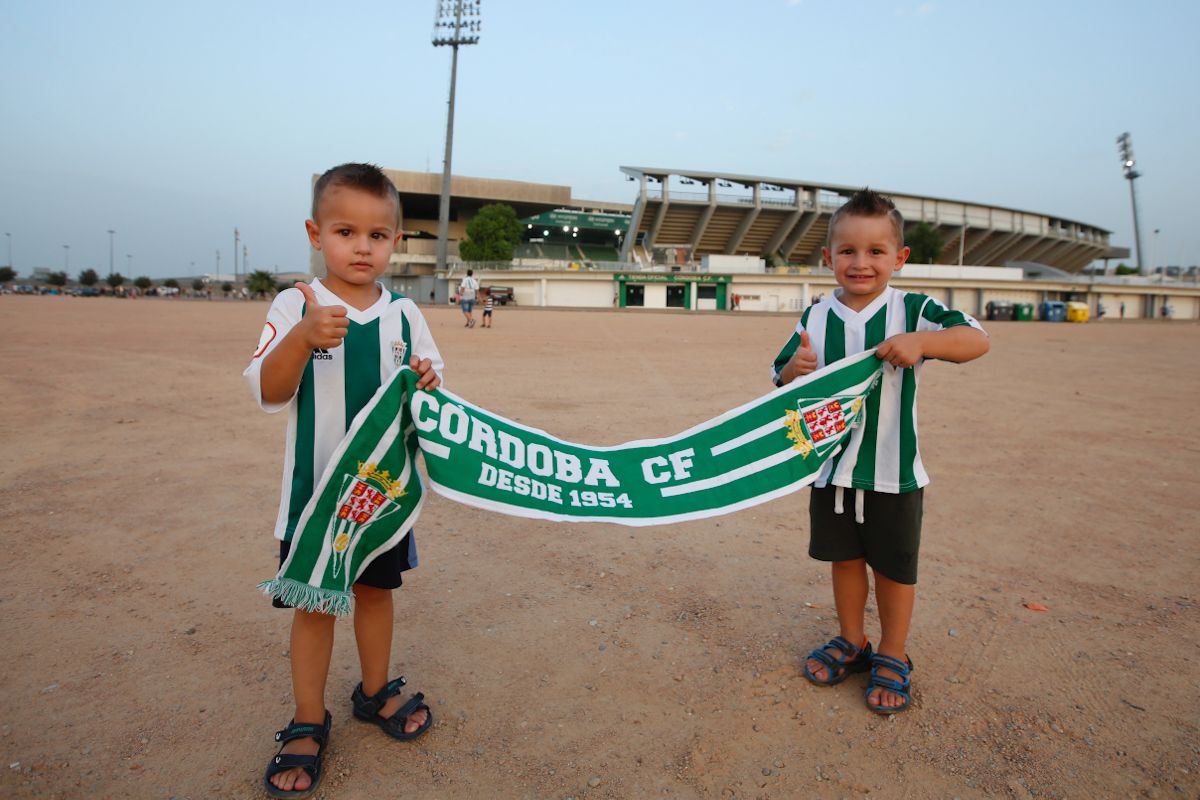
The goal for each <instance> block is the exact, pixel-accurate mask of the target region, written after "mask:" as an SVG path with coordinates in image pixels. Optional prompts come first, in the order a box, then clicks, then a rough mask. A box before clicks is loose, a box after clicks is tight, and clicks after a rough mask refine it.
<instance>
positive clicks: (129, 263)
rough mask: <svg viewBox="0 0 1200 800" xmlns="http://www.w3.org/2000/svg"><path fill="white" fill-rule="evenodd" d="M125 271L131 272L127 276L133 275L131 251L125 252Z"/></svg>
mask: <svg viewBox="0 0 1200 800" xmlns="http://www.w3.org/2000/svg"><path fill="white" fill-rule="evenodd" d="M125 271H126V272H128V273H129V274H128V275H127V276H126V277H128V278H132V277H133V255H131V254H130V253H126V254H125Z"/></svg>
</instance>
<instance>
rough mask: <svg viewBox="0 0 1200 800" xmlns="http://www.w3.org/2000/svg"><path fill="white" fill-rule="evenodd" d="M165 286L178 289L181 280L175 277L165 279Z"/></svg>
mask: <svg viewBox="0 0 1200 800" xmlns="http://www.w3.org/2000/svg"><path fill="white" fill-rule="evenodd" d="M163 286H165V287H167V288H168V289H178V288H179V281H177V280H175V279H174V278H167V279H166V280H165V281H163Z"/></svg>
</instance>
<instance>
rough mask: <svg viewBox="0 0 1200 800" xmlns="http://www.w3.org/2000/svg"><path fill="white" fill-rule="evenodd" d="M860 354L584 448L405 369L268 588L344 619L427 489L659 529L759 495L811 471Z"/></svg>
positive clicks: (871, 370) (855, 401)
mask: <svg viewBox="0 0 1200 800" xmlns="http://www.w3.org/2000/svg"><path fill="white" fill-rule="evenodd" d="M874 354H875V351H874V350H869V351H867V352H865V353H861V354H859V355H856V356H852V357H850V358H847V359H843V360H841V361H838V362H837V363H835V364H832V365H830V366H827V367H825V368H824V369H822V370H819V371H817V372H814V373H812V374H810V375H807V376H805V377H804V378H801V379H799V380H796V381H793V382H792V383H790V384H788V385H787V386H784V387H781V388H779V389H776V390H775V391H773V392H771V393H770V394H767V395H764V396H763V397H760V398H758V399H757V400H754V401H751V402H749V403H746V404H745V405H743V406H740V407H738V408H735V409H733V410H732V411H727V412H726V413H724V414H722V415H720V416H719V417H716V418H715V419H712V420H710V421H708V422H705V423H702V424H700V425H697V426H695V427H693V428H691V429H689V430H686V431H684V432H683V433H680V434H677V435H676V436H672V437H669V438H665V439H644V440H641V441H636V442H628V443H626V444H622V445H616V446H614V447H588V446H586V445H580V444H573V443H571V442H565V441H563V440H562V439H558V438H556V437H554V436H551V435H550V434H548V433H546V432H545V431H541V430H537V429H536V428H529V427H526V426H524V425H521V424H519V423H516V422H513V421H511V420H507V419H505V418H503V417H499V416H496V415H495V414H492V413H490V412H488V411H485V410H484V409H482V408H479V407H478V406H475V405H472V404H471V403H469V402H467V401H466V400H463V399H462V398H460V397H458V396H457V395H454V394H452V393H450V392H447V391H444V390H442V389H435V390H434V391H432V392H427V391H424V390H418V389H416V388H415V387H416V383H417V375H416V373H414V372H413V371H412V370H410V369H407V368H405V369H401V370H399V371H398V372H396V373H395V374H394V375H393V376H392V377H391V379H390V380H389V381H388V382H387V383H386V384H384V385H383V386H382V387H380V389H379V391H378V392H376V394H375V397H374V398H372V400H371V402H370V403H368V404H367V405H366V406H365V407H364V408H363V409H362V411H360V412H359V413H358V416H356V417H355V419H354V422H353V424H352V425H351V427H350V430H349V431H348V432H347V433H346V436H345V438H344V439H342V441H341V443H340V444H339V445H338V448H337V450H336V451H334V454H333V456H332V457H331V458H330V462H329V466H328V467H327V468H326V469H325V474H324V475H323V477H322V478H321V481H320V483H319V484H318V486H317V489H316V491H315V492H314V493H313V497H312V499H311V500H309V502H308V505H307V506H306V507H305V509H304V512H303V514H302V515H301V517H300V520H299V522H298V523H297V525H296V532H295V535H294V537H293V539H292V547H291V552H290V553H289V555H288V558H287V560H286V561H285V562H284V563H283V566H282V567H281V568H280V570H279V574H278V575H277V576H276V577H275V578H274V579H273V580H270V581H266V582H265V583H263V584H261V585H260V588H262V589H263V590H264V591H265V592H266V593H267V594H269V595H272V596H274V597H278V598H280V599H282V600H283V601H284V602H286V603H288V604H289V605H292V606H295V607H297V608H303V609H306V610H309V611H320V612H324V613H330V614H338V615H341V614H347V613H349V612H350V610H351V598H352V593H351V589H350V587H351V585H352V584H353V583H354V581H355V579H356V578H357V577H358V575H359V574H360V573H361V572H362V570H363V569H364V568H365V567H366V566H367V564H369V563H370V562H371V560H372V559H373V558H374V557H375V556H376V555H377V554H379V553H383V552H386V551H387V550H388V549H390V548H392V547H395V546H396V544H397V543H398V542H399V541H400V539H401V538H402V537H403V536H404V534H405V533H407V532H408V530H409V529H410V528H411V527H412V526H413V523H414V522H415V521H416V519H417V516H418V515H419V514H420V511H421V505H422V503H423V502H424V498H425V488H424V485H423V482H422V479H421V475H420V473H419V472H418V471H417V468H416V464H415V458H416V454H417V451H418V450H420V452H421V453H422V454H423V456H424V459H425V467H426V470H427V471H428V473H429V480H430V483H431V484H432V486H433V488H434V490H435V491H437V492H438V493H439V494H441V495H443V496H445V497H448V498H450V499H452V500H457V501H459V502H460V503H465V504H467V505H470V506H475V507H477V508H484V509H488V510H490V511H498V512H500V513H503V514H512V515H514V516H519V517H530V518H533V519H545V520H557V521H562V522H612V523H617V524H620V525H638V526H640V525H661V524H665V523H670V522H683V521H685V520H693V519H704V518H705V517H713V516H717V515H720V514H728V513H730V512H732V511H737V510H738V509H742V508H748V507H750V506H754V505H758V504H759V503H765V502H767V501H768V500H772V499H774V498H776V497H782V496H783V495H786V494H790V493H791V492H794V491H796V490H798V489H800V488H802V487H804V486H807V485H809V484H811V483H812V482H813V481H814V480H816V477H817V473H818V472H820V469H821V466H822V465H823V464H824V463H825V462H826V461H827V460H828V459H829V458H831V457H832V456H833V455H834V454H836V453H837V452H838V451H839V450H841V448H842V445H843V443H844V442H845V440H846V437H848V436H849V435H850V431H851V429H853V428H854V427H855V426H857V425H858V424H859V423H860V420H861V419H862V416H863V411H864V405H865V403H866V398H867V396H868V395H869V394H870V393H871V392H872V391H875V390H876V387H877V386H878V384H879V377H880V374H881V372H882V369H883V365H882V364H881V362H880V361H878V360H877V359H876V358H875V355H874Z"/></svg>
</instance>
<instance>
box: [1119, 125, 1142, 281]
mask: <svg viewBox="0 0 1200 800" xmlns="http://www.w3.org/2000/svg"><path fill="white" fill-rule="evenodd" d="M1117 150H1118V151H1119V152H1120V153H1121V167H1122V169H1124V170H1125V180H1127V181H1129V201H1130V202H1131V203H1132V204H1133V244H1134V246H1135V247H1136V248H1137V268H1138V274H1139V275H1144V274H1145V270H1143V269H1142V232H1141V229H1140V228H1139V227H1138V213H1137V192H1136V191H1134V186H1133V182H1134V181H1135V180H1137V179H1138V178H1140V177H1142V173H1140V172H1138V171H1137V169H1136V167H1137V161H1136V160H1134V157H1133V138H1132V137H1130V135H1129V131H1126V132H1125V133H1122V134H1121V135H1120V136H1118V137H1117Z"/></svg>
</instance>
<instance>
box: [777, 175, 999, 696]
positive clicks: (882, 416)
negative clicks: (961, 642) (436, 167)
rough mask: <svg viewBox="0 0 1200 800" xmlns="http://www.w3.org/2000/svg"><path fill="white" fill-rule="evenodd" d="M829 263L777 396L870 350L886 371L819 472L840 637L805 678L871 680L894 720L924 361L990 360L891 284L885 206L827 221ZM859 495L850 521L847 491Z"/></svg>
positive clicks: (814, 542)
mask: <svg viewBox="0 0 1200 800" xmlns="http://www.w3.org/2000/svg"><path fill="white" fill-rule="evenodd" d="M821 252H822V255H823V256H824V259H825V263H826V264H827V265H828V266H829V267H830V268H831V269H832V270H833V273H834V278H835V279H836V280H837V284H838V286H839V288H838V289H837V290H836V291H835V292H834V294H833V296H832V297H830V298H828V299H826V300H822V301H820V302H818V303H816V304H814V305H812V306H810V307H809V308H808V309H806V310H805V312H804V314H803V316H801V318H800V322H799V323H798V324H797V325H796V329H795V331H794V332H793V334H792V336H791V338H790V339H789V340H788V342H787V344H786V345H785V346H784V348H783V350H782V351H781V352H780V353H779V356H778V357H777V358H776V359H775V363H774V367H773V371H772V376H773V378H774V380H775V383H776V384H777V385H779V386H782V385H784V384H787V383H790V382H791V381H793V380H795V379H796V378H797V377H799V376H801V375H807V374H809V373H810V372H813V371H814V370H817V369H820V368H821V367H824V366H826V365H827V364H831V363H833V362H835V361H838V360H839V359H842V358H845V357H847V356H851V355H854V354H856V353H861V352H863V351H864V350H869V349H871V348H875V355H876V357H878V358H879V359H881V360H883V361H886V362H887V363H888V365H889V366H887V367H885V368H884V373H883V378H882V382H881V385H880V387H879V391H877V392H875V393H873V394H872V395H871V396H870V397H869V398H868V400H867V409H866V414H865V415H864V424H863V425H862V426H860V427H859V428H857V429H855V431H854V432H853V434H852V435H851V437H850V440H849V442H848V443H847V444H846V446H845V448H844V449H843V451H842V452H841V453H840V454H838V455H837V456H835V457H834V458H833V459H831V460H830V461H829V462H828V463H827V464H826V465H825V467H824V468H823V469H822V470H821V472H820V474H819V475H818V477H817V481H816V483H815V484H814V485H813V489H812V492H811V495H810V499H809V521H810V539H809V555H810V556H811V557H813V558H815V559H817V560H820V561H829V562H831V564H832V566H831V569H832V573H833V578H832V583H833V597H834V604H835V606H836V608H837V615H838V625H839V628H840V630H839V635H838V636H837V637H835V638H834V639H833V640H831V641H830V642H829V643H828V644H826V645H824V646H822V647H819V648H817V649H815V650H813V651H812V652H811V653H809V655H808V658H807V661H806V662H805V665H804V675H805V677H806V678H808V680H809V681H811V682H813V683H815V684H818V685H822V686H832V685H834V684H837V683H840V682H841V681H843V680H845V678H846V677H847V676H848V675H850V674H852V673H857V672H864V671H866V670H867V669H870V670H871V679H870V682H869V684H868V688H867V694H866V703H867V707H868V708H870V709H871V710H872V711H875V712H877V713H880V714H893V713H896V712H898V711H903V710H904V709H905V708H907V707H908V705H909V703H910V694H909V692H910V687H911V683H910V681H909V673H910V672H911V671H912V661H911V660H910V659H909V658H908V652H907V645H906V643H907V640H908V631H909V625H910V623H911V621H912V611H913V603H914V601H915V597H916V582H917V552H918V549H919V545H920V539H921V517H922V511H923V505H922V504H923V495H924V492H923V489H924V487H925V485H926V484H928V483H929V476H928V475H927V474H926V472H925V468H924V465H923V464H922V462H921V455H920V452H919V450H918V448H917V412H916V399H917V378H918V374H919V371H920V367H921V364H922V363H923V362H924V361H925V360H926V359H929V358H936V359H941V360H943V361H956V362H964V361H970V360H972V359H975V358H978V357H979V356H981V355H983V354H984V353H986V352H987V350H988V338H987V335H986V334H984V332H983V328H982V327H980V325H979V323H978V322H976V321H975V319H974V318H972V317H970V316H968V315H967V314H964V313H962V312H960V311H953V310H950V309H948V308H946V307H945V306H944V305H942V304H941V303H939V302H938V301H937V300H935V299H933V298H932V297H928V296H927V295H924V294H918V293H915V292H905V291H902V290H900V289H896V288H893V287H891V286H890V285H889V281H890V280H891V278H892V275H893V274H894V273H896V272H898V271H899V270H900V269H901V267H903V266H904V263H905V261H906V260H907V259H908V254H909V249H908V248H907V247H905V246H904V219H903V218H902V217H901V215H900V212H899V211H897V210H896V207H895V205H893V203H892V202H891V200H889V199H887V198H886V197H884V196H882V195H880V194H878V193H876V192H873V191H871V190H869V189H863V190H862V191H860V192H857V193H855V194H854V196H852V197H851V198H850V199H849V200H848V201H847V202H846V203H845V205H843V206H842V207H841V208H839V209H838V210H837V211H836V212H835V213H834V214H833V217H832V219H831V220H830V222H829V234H828V241H827V242H826V247H824V248H822V251H821ZM846 489H850V490H852V491H853V493H854V497H853V505H854V512H853V514H850V513H845V511H846V510H845V507H844V506H845V503H844V493H845V490H846ZM868 567H870V568H871V571H872V573H873V574H874V579H875V600H876V602H877V604H878V606H879V623H880V628H881V634H882V635H881V637H880V640H879V647H878V649H876V650H872V647H871V644H870V642H869V641H868V639H867V636H866V632H865V627H866V626H865V612H866V604H867V595H868V592H869V588H870V587H869V582H868V576H867V568H868Z"/></svg>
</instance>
